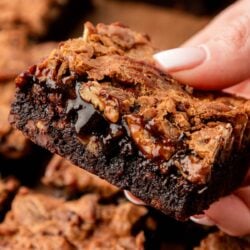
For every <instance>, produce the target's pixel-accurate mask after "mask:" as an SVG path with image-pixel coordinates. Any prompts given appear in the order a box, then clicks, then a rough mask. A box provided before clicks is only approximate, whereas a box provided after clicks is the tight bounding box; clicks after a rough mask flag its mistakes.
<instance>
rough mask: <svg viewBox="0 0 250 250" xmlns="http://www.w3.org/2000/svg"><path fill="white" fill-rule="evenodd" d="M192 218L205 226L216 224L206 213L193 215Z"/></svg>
mask: <svg viewBox="0 0 250 250" xmlns="http://www.w3.org/2000/svg"><path fill="white" fill-rule="evenodd" d="M190 220H192V221H193V222H195V223H198V224H201V225H205V226H214V225H215V223H214V221H212V220H211V219H210V218H209V217H207V216H206V215H204V214H199V215H194V216H191V217H190Z"/></svg>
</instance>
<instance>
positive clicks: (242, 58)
mask: <svg viewBox="0 0 250 250" xmlns="http://www.w3.org/2000/svg"><path fill="white" fill-rule="evenodd" d="M249 10H250V0H241V1H238V2H237V3H235V4H233V5H231V6H230V7H229V8H228V9H226V10H225V11H223V12H222V13H221V14H220V15H219V16H218V17H216V18H215V19H214V21H212V22H211V23H210V24H209V25H208V26H207V27H206V28H205V29H204V30H202V31H201V32H199V33H198V34H197V35H195V36H194V37H192V38H191V39H190V40H189V41H187V42H186V43H185V44H183V46H182V47H181V48H178V49H173V50H168V51H162V52H160V53H157V54H156V55H155V56H154V57H155V60H156V62H157V64H158V66H159V67H160V68H162V69H163V70H165V71H167V72H168V73H170V74H171V75H172V76H173V77H174V78H176V79H177V80H179V81H180V82H183V83H186V84H189V85H192V86H193V87H195V88H199V89H225V88H226V91H227V92H231V93H235V94H237V95H240V96H243V97H246V98H250V12H249ZM236 83H238V84H236ZM245 185H246V186H244V187H242V188H240V189H238V190H237V191H235V192H234V193H233V194H231V195H229V196H227V197H223V198H221V199H220V200H219V201H217V202H215V203H214V204H212V205H211V206H210V208H209V209H208V210H206V211H204V214H203V215H197V216H193V217H191V219H192V220H193V221H195V222H197V223H200V224H206V225H217V226H218V227H219V228H220V229H221V230H222V231H224V232H226V233H228V234H229V235H233V236H242V235H247V234H250V171H249V174H248V175H247V177H246V181H245ZM125 195H126V196H127V198H128V199H130V200H131V201H132V202H134V203H137V204H143V202H142V201H140V200H139V199H137V198H136V197H134V196H133V195H131V193H129V192H127V191H125Z"/></svg>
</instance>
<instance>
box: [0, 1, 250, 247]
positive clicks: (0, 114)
mask: <svg viewBox="0 0 250 250" xmlns="http://www.w3.org/2000/svg"><path fill="white" fill-rule="evenodd" d="M93 2H96V1H93ZM103 2H112V1H111V0H108V1H105V0H103ZM175 2H176V1H175ZM181 2H183V1H181ZM135 4H136V3H135ZM79 6H80V7H81V8H78V7H79ZM89 6H90V1H87V0H84V1H80V0H77V1H75V0H12V1H6V0H2V1H1V2H0V9H1V16H0V53H1V57H0V118H1V119H0V176H1V178H0V220H1V221H2V223H1V224H0V249H3V250H10V249H37V250H38V249H52V250H54V249H55V250H56V249H63V250H64V249H74V250H75V249H77V250H82V249H128V250H130V249H131V250H132V249H170V250H184V249H191V248H192V247H193V246H194V245H198V242H199V239H200V238H202V237H204V235H206V234H207V233H208V232H210V231H211V230H210V229H209V230H208V229H207V228H201V227H200V226H198V225H195V224H193V223H192V222H185V223H179V222H176V221H174V220H172V219H170V218H167V217H166V216H164V215H162V214H160V213H158V212H157V211H155V210H152V209H149V208H146V207H143V206H136V205H133V204H131V203H129V202H128V201H126V199H125V198H124V196H123V193H122V191H121V190H119V189H117V188H116V187H114V186H112V185H111V184H109V183H107V182H105V181H103V180H101V179H100V178H98V177H96V176H94V175H91V174H89V173H88V172H85V171H83V170H80V169H79V168H77V167H75V166H73V165H72V164H71V163H69V162H68V161H66V160H64V159H62V158H60V157H59V156H56V155H55V156H51V154H50V153H48V152H47V151H45V150H43V149H41V148H39V147H38V146H35V145H34V144H33V143H31V142H30V141H29V140H28V139H27V138H25V137H24V136H23V135H22V133H21V132H19V131H18V130H15V129H13V128H12V127H11V126H10V125H9V123H8V113H9V110H10V103H11V100H12V97H13V94H14V89H15V85H14V78H15V77H16V75H17V74H19V73H20V72H22V71H23V70H24V69H26V68H27V67H28V66H29V65H32V64H35V63H37V62H39V60H40V58H43V57H46V55H48V54H49V52H50V51H51V50H52V49H53V48H54V47H55V46H56V44H57V43H56V42H51V41H52V40H57V39H61V38H62V37H64V38H66V36H67V32H68V30H70V29H71V28H72V27H73V26H71V25H72V22H73V21H75V20H76V13H79V12H80V13H81V14H83V13H86V10H88V9H89ZM133 6H134V5H133V4H132V3H131V9H132V8H133ZM92 11H93V10H92ZM98 11H99V10H96V12H98ZM114 11H116V12H119V11H120V9H118V8H117V9H115V10H114ZM92 13H94V12H92ZM88 14H89V15H90V14H91V12H89V13H88ZM127 15H129V13H127ZM68 17H70V18H68ZM82 18H84V17H83V15H82ZM103 22H106V20H103ZM82 23H83V22H81V24H80V25H81V26H82ZM161 32H162V31H159V33H161ZM177 35H178V34H177ZM38 41H39V42H38ZM44 169H45V173H43V170H44ZM27 185H28V186H29V188H26V187H24V186H27ZM214 239H220V242H221V239H226V240H224V241H223V242H224V243H223V244H224V245H221V244H217V243H216V244H214V243H212V242H219V240H216V241H215V240H214ZM232 242H233V243H232ZM242 242H243V243H242ZM230 244H234V245H233V246H237V247H238V246H239V247H241V246H244V247H245V248H239V249H248V248H247V247H248V246H249V245H247V244H248V242H246V241H240V240H238V239H235V238H232V237H229V236H225V235H222V234H221V233H217V234H214V235H212V236H208V238H207V239H205V240H204V241H203V242H202V243H201V246H200V248H197V249H199V250H203V249H208V250H210V249H211V250H217V249H221V246H223V247H224V246H226V245H227V246H228V245H230ZM242 244H244V245H242ZM232 249H237V248H232Z"/></svg>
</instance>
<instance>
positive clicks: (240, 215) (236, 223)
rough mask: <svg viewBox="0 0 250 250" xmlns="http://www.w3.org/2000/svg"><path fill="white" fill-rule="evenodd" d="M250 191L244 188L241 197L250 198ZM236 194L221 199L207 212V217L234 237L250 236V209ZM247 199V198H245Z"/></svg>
mask: <svg viewBox="0 0 250 250" xmlns="http://www.w3.org/2000/svg"><path fill="white" fill-rule="evenodd" d="M249 196H250V189H249V188H244V189H243V188H242V189H241V191H240V197H249ZM240 197H238V196H237V195H236V194H232V195H230V196H227V197H224V198H221V199H220V200H219V201H218V202H215V203H214V204H212V205H211V206H210V208H209V209H208V210H207V211H205V215H206V216H207V217H208V218H209V219H210V220H212V221H213V222H214V223H215V224H216V225H217V226H218V227H219V228H220V229H221V230H222V231H224V232H225V233H227V234H229V235H232V236H244V235H248V234H250V208H249V207H248V206H247V204H246V203H245V201H244V200H242V199H241V198H240ZM244 199H245V198H244Z"/></svg>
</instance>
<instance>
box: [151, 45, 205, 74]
mask: <svg viewBox="0 0 250 250" xmlns="http://www.w3.org/2000/svg"><path fill="white" fill-rule="evenodd" d="M207 57H208V53H207V51H206V49H205V48H204V46H199V47H190V48H177V49H171V50H166V51H162V52H159V53H157V54H155V55H154V59H155V60H156V63H157V64H158V65H159V67H161V68H163V69H164V70H166V71H168V72H176V71H181V70H187V69H192V68H194V67H197V66H198V65H200V64H202V63H203V62H204V61H205V60H206V59H207Z"/></svg>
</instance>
